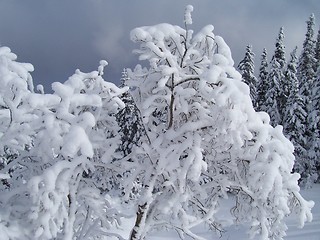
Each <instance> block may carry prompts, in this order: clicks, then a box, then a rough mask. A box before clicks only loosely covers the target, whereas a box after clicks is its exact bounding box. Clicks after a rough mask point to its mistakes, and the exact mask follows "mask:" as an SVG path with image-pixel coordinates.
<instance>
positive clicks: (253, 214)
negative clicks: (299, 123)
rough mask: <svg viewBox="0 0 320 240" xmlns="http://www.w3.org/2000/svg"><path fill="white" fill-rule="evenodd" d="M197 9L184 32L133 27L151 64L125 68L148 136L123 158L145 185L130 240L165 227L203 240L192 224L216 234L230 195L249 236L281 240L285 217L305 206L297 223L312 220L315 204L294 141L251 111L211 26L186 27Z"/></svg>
mask: <svg viewBox="0 0 320 240" xmlns="http://www.w3.org/2000/svg"><path fill="white" fill-rule="evenodd" d="M192 10H193V8H192V7H191V6H188V7H187V8H186V12H185V29H183V28H181V27H179V26H173V25H170V24H159V25H155V26H150V27H148V26H146V27H141V28H136V29H134V30H133V31H132V32H131V39H132V40H133V41H134V42H136V43H139V44H140V49H138V50H136V51H135V52H136V53H138V54H140V60H148V62H149V64H150V66H149V67H148V68H142V67H141V66H140V65H138V66H137V67H136V68H135V70H134V71H133V72H129V76H130V79H131V80H130V81H128V85H129V86H130V87H131V89H132V91H133V96H134V98H135V102H136V103H137V107H138V108H139V110H140V112H141V117H142V119H143V124H144V128H145V133H146V135H147V141H145V142H144V143H142V145H141V147H137V148H136V149H134V151H133V152H132V154H131V156H130V159H131V161H130V162H129V161H123V162H120V164H122V165H120V166H121V167H123V168H127V169H130V170H131V173H132V175H131V176H130V177H129V178H128V179H125V180H127V185H126V182H125V183H124V185H125V186H128V188H130V187H131V185H130V184H132V182H133V181H134V180H137V181H139V182H140V183H141V189H140V192H139V194H138V196H137V200H136V202H134V204H135V207H136V221H135V225H134V227H133V229H132V232H131V236H130V239H143V238H144V237H145V236H146V234H147V233H148V232H149V231H151V230H154V229H157V228H160V227H168V228H173V229H175V230H176V231H177V232H178V233H179V234H181V236H182V235H184V234H186V235H189V236H191V237H192V238H195V239H202V238H201V237H200V236H196V235H195V234H194V233H193V232H192V231H191V229H192V227H194V226H196V225H198V224H200V223H203V222H205V223H207V224H208V225H209V226H210V227H211V228H213V229H216V230H217V229H218V230H219V229H220V223H219V220H218V218H217V216H216V213H217V212H218V211H219V205H220V203H221V202H222V201H224V199H225V198H227V196H228V193H232V194H233V195H234V196H235V205H234V207H233V208H232V212H233V214H234V215H235V217H236V218H237V219H238V220H239V221H240V222H242V223H249V225H250V235H251V236H252V237H253V236H255V235H260V237H261V239H282V237H283V236H284V235H285V230H286V225H285V223H284V221H283V219H284V217H285V216H286V215H288V214H290V213H291V212H292V211H297V212H299V213H300V220H301V221H300V223H301V225H303V223H304V222H305V221H310V220H311V218H312V215H311V212H310V210H311V208H312V206H313V202H307V201H306V200H304V199H303V198H302V196H301V195H300V194H299V187H298V183H297V181H298V178H299V174H292V173H291V170H292V167H293V163H294V156H293V154H292V152H293V146H292V144H291V143H290V142H289V140H288V139H286V138H285V137H284V136H283V134H282V128H281V127H280V126H279V127H277V128H272V127H271V126H270V124H269V117H268V115H267V114H265V113H256V112H255V111H254V109H253V106H252V103H251V99H250V96H249V88H248V86H247V85H246V84H244V83H243V82H241V74H239V73H238V72H237V71H236V70H235V69H234V67H233V64H234V62H233V60H232V58H231V52H230V49H229V47H228V46H227V45H226V43H225V42H224V40H223V39H222V38H221V37H220V36H216V35H214V34H213V26H212V25H208V26H206V27H204V28H203V29H202V30H201V31H199V33H197V34H194V33H193V31H192V30H191V29H189V27H190V24H191V23H192V19H191V12H192ZM118 163H119V162H118ZM128 192H129V190H128Z"/></svg>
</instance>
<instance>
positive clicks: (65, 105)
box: [28, 61, 123, 239]
mask: <svg viewBox="0 0 320 240" xmlns="http://www.w3.org/2000/svg"><path fill="white" fill-rule="evenodd" d="M105 65H106V62H105V61H101V64H100V66H99V69H98V71H93V72H90V73H82V72H80V71H79V70H77V71H76V73H75V74H74V75H73V76H71V77H70V78H69V79H68V81H66V82H65V83H63V84H62V83H58V82H56V83H54V84H53V85H52V88H53V90H54V93H53V94H52V95H50V96H48V95H33V96H32V97H31V98H30V104H32V105H33V107H34V108H39V109H42V108H43V107H44V109H42V115H41V117H39V120H38V121H37V122H36V123H35V124H37V126H38V129H39V130H38V133H37V138H36V141H35V143H34V145H35V147H34V149H35V150H36V151H37V157H38V158H39V161H40V162H41V163H42V164H43V168H44V171H43V173H42V174H41V175H39V176H35V177H33V178H32V179H31V180H30V181H29V182H28V188H29V190H30V195H31V197H32V203H33V206H32V208H31V214H30V215H29V218H30V219H31V221H32V226H33V229H34V232H33V239H56V238H58V239H60V238H63V239H96V238H98V237H99V238H100V237H101V236H110V235H114V234H111V233H109V232H108V228H109V227H110V225H111V224H117V222H118V220H119V219H118V215H117V211H115V209H113V208H112V207H111V206H110V203H109V201H108V198H107V197H106V189H108V184H109V182H110V178H111V175H112V171H113V169H111V168H110V162H112V161H113V160H114V159H116V158H117V157H116V155H115V154H116V150H117V149H118V147H119V144H120V139H119V135H118V134H117V132H118V125H117V122H116V118H115V114H116V113H117V112H118V110H119V108H120V107H123V103H122V101H121V100H120V99H119V98H118V95H120V94H122V93H123V91H122V90H120V89H118V88H117V87H116V86H115V85H114V84H112V83H108V82H106V81H104V79H103V78H102V75H103V68H104V66H105ZM45 100H46V101H45ZM43 103H45V104H46V103H47V104H49V106H46V105H44V104H43Z"/></svg>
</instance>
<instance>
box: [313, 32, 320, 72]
mask: <svg viewBox="0 0 320 240" xmlns="http://www.w3.org/2000/svg"><path fill="white" fill-rule="evenodd" d="M315 58H316V64H315V68H314V71H315V72H316V73H317V71H318V68H319V66H320V28H319V30H318V35H317V41H316V46H315ZM317 75H318V74H317Z"/></svg>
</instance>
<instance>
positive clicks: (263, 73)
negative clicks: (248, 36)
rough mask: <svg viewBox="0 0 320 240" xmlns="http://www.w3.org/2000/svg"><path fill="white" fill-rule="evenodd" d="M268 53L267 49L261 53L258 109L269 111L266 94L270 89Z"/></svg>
mask: <svg viewBox="0 0 320 240" xmlns="http://www.w3.org/2000/svg"><path fill="white" fill-rule="evenodd" d="M267 56H268V53H267V49H265V48H264V49H263V52H262V55H261V63H260V68H259V77H258V87H257V101H256V102H257V110H258V111H264V112H266V111H267V108H266V105H265V103H266V94H267V91H268V82H267V77H268V59H267Z"/></svg>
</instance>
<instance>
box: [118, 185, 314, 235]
mask: <svg viewBox="0 0 320 240" xmlns="http://www.w3.org/2000/svg"><path fill="white" fill-rule="evenodd" d="M301 192H302V195H303V196H304V197H305V199H307V200H313V201H314V202H315V207H314V208H313V211H312V213H313V221H312V222H311V223H306V225H305V226H304V228H302V229H299V228H297V224H298V220H297V219H296V217H295V216H290V217H289V218H288V219H287V225H288V228H289V229H288V231H287V236H286V237H285V239H286V240H320V184H318V185H315V186H314V187H313V188H312V189H306V190H302V191H301ZM221 218H222V219H225V223H226V226H227V227H225V232H224V233H222V236H221V237H219V236H217V235H216V234H214V233H212V232H209V231H208V230H207V229H206V228H205V227H198V228H197V229H195V232H196V233H197V234H199V235H200V236H202V237H204V238H206V239H220V240H248V235H246V230H247V229H246V228H245V227H243V226H235V225H231V224H230V223H231V222H232V220H231V218H230V215H229V213H228V212H227V211H225V214H224V213H222V214H221ZM131 224H132V223H130V222H128V229H130V225H131ZM228 225H229V226H228ZM128 234H129V233H128V232H127V231H126V230H125V229H123V231H122V233H121V235H123V236H124V237H126V236H128ZM173 239H180V238H179V236H178V235H177V234H176V233H175V232H174V231H164V232H156V233H153V234H151V236H149V237H148V238H147V240H173ZM186 239H188V238H186Z"/></svg>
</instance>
